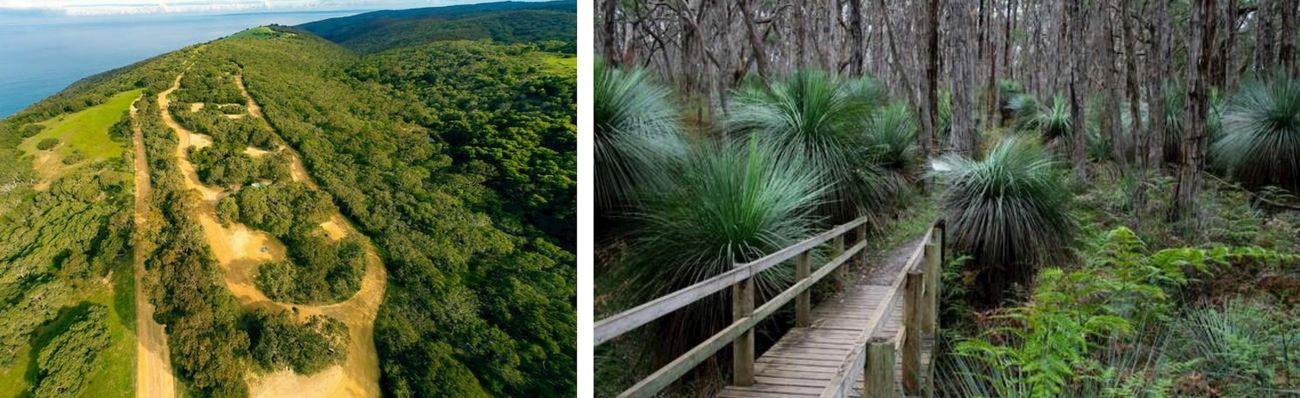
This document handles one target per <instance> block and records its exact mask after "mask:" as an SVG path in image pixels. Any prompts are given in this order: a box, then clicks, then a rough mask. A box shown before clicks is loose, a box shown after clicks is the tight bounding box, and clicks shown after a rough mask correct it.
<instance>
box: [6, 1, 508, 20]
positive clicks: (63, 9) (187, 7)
mask: <svg viewBox="0 0 1300 398" xmlns="http://www.w3.org/2000/svg"><path fill="white" fill-rule="evenodd" d="M482 1H489V0H228V1H216V0H152V1H151V0H0V11H21V12H28V13H56V14H58V13H61V14H64V15H73V16H80V15H122V14H154V13H208V12H237V11H250V10H272V9H359V8H365V9H379V8H410V7H433V6H441V5H451V4H468V3H478V2H482Z"/></svg>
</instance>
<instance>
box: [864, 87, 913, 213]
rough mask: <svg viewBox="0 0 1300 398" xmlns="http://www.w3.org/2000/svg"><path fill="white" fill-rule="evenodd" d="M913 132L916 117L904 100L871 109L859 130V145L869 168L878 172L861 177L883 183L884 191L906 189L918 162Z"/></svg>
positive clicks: (901, 192)
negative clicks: (868, 162)
mask: <svg viewBox="0 0 1300 398" xmlns="http://www.w3.org/2000/svg"><path fill="white" fill-rule="evenodd" d="M916 131H917V127H916V119H915V118H913V117H912V112H911V110H910V109H909V108H908V107H907V105H906V104H904V103H893V104H890V105H888V106H884V107H881V108H878V109H876V110H875V111H874V112H872V113H871V116H870V117H868V118H867V121H866V125H865V126H864V129H863V132H864V136H863V144H864V147H865V148H866V153H867V156H868V160H869V161H870V163H871V164H873V165H875V166H876V167H874V168H873V169H875V170H878V171H879V172H878V173H876V174H874V175H869V176H865V177H866V178H867V179H869V180H872V181H876V182H877V183H878V184H885V185H886V188H884V190H885V191H887V192H895V193H899V194H905V193H907V192H909V191H910V188H909V185H908V184H909V183H910V181H912V178H913V177H915V176H916V174H917V172H918V171H919V169H920V165H921V156H920V148H919V147H917V144H916Z"/></svg>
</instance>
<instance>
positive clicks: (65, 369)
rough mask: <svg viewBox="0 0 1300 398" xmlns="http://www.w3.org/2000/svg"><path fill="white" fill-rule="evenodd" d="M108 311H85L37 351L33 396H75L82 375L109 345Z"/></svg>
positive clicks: (92, 308)
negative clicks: (37, 370) (37, 373)
mask: <svg viewBox="0 0 1300 398" xmlns="http://www.w3.org/2000/svg"><path fill="white" fill-rule="evenodd" d="M107 317H108V309H107V308H105V307H104V306H101V305H93V306H90V307H89V308H87V310H86V313H85V314H84V315H82V316H81V318H80V319H78V320H77V321H75V322H73V323H72V324H71V325H69V326H68V328H67V329H66V330H64V331H63V332H61V333H59V335H58V336H55V337H54V338H53V339H51V340H50V342H49V343H47V344H46V345H45V348H43V349H41V353H40V355H39V356H38V357H37V359H36V366H37V368H38V369H39V375H38V376H37V377H38V380H40V381H39V382H38V383H37V385H36V392H35V394H34V396H36V397H42V398H43V397H68V396H79V394H81V392H82V391H81V390H82V388H84V387H85V384H86V375H87V374H90V372H91V371H92V370H94V369H95V365H96V362H95V360H96V359H98V357H99V352H100V351H102V350H103V349H104V348H107V347H108V345H109V343H110V336H109V334H108V325H107V324H106V322H107V321H108V320H107V319H106V318H107Z"/></svg>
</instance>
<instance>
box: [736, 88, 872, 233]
mask: <svg viewBox="0 0 1300 398" xmlns="http://www.w3.org/2000/svg"><path fill="white" fill-rule="evenodd" d="M878 88H879V86H878V85H877V84H876V83H874V81H873V80H870V78H865V77H864V78H861V79H860V80H847V79H846V78H843V77H840V76H837V75H834V74H831V73H828V72H824V71H803V72H799V73H795V74H792V75H790V76H788V77H786V78H785V79H784V80H780V81H777V82H774V83H772V84H771V85H765V84H760V83H751V84H750V85H748V86H746V87H744V88H741V89H740V90H738V91H737V92H736V93H735V95H734V98H733V99H732V101H733V105H732V109H731V111H730V112H729V113H728V114H727V125H728V127H729V128H730V129H731V130H732V131H734V132H736V133H745V134H753V135H754V136H756V137H759V138H760V139H762V140H764V141H767V142H770V143H773V144H775V145H777V146H778V147H779V148H780V149H781V151H782V152H784V153H786V154H797V155H799V156H801V157H802V159H801V160H802V161H806V162H809V163H812V164H813V165H815V167H816V168H820V169H822V170H826V173H825V174H823V175H821V178H822V181H821V185H823V186H825V187H826V191H825V193H826V195H827V197H826V200H825V201H823V203H822V209H821V210H820V211H819V214H820V215H822V216H824V217H826V222H827V223H829V224H841V223H844V222H848V221H850V220H852V219H855V218H858V217H859V216H861V215H863V214H870V212H871V210H878V209H880V208H882V207H883V204H884V203H885V202H886V201H887V199H888V198H890V197H892V196H893V194H894V192H890V191H889V190H888V185H886V184H879V183H878V181H876V180H877V179H878V177H879V173H880V171H879V166H878V165H875V164H873V163H871V162H869V161H868V160H869V157H868V156H866V154H865V153H863V151H864V143H863V140H864V139H863V134H862V131H863V127H864V123H865V122H866V120H867V118H866V117H864V116H865V115H869V114H870V112H871V111H872V110H873V109H875V107H877V106H880V105H881V104H883V103H884V101H885V99H886V98H885V96H884V94H883V93H882V92H881V91H880V90H879V89H878Z"/></svg>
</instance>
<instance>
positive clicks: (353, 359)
mask: <svg viewBox="0 0 1300 398" xmlns="http://www.w3.org/2000/svg"><path fill="white" fill-rule="evenodd" d="M180 81H181V77H180V76H177V77H176V81H175V82H174V83H173V84H172V87H171V88H169V89H168V90H167V91H164V92H162V93H160V94H159V95H158V104H159V107H160V108H161V111H162V117H163V122H165V123H166V124H167V126H168V127H170V128H171V129H172V130H173V131H175V132H176V134H177V137H178V138H179V145H178V146H177V148H176V158H177V161H178V162H177V163H178V165H179V167H180V169H181V172H182V174H183V177H184V178H183V180H184V182H185V185H186V187H188V188H192V189H195V190H197V191H198V192H199V193H200V194H201V195H200V196H201V198H202V200H201V202H200V203H199V206H198V207H197V211H196V213H197V214H195V216H196V217H197V218H198V220H199V224H200V225H201V226H202V229H203V232H204V236H205V237H206V239H207V241H208V244H209V245H210V246H211V247H212V251H213V254H214V255H215V256H216V257H217V262H218V263H220V264H221V267H222V270H223V271H224V279H225V283H226V287H228V288H229V289H230V291H231V292H232V293H234V295H235V298H236V299H238V300H239V303H240V305H242V306H243V307H245V308H267V307H270V308H282V309H286V310H291V311H292V310H295V309H296V310H297V319H299V320H304V319H306V318H307V317H310V316H313V315H326V316H329V317H331V318H335V319H338V320H340V321H342V322H343V323H344V324H346V325H347V326H348V331H349V341H348V354H347V359H346V360H345V361H344V363H343V364H341V365H335V366H331V367H330V368H327V369H326V370H324V371H321V372H319V373H316V374H314V375H310V376H304V375H298V374H294V373H293V372H291V371H281V372H275V373H271V374H265V375H250V377H249V379H250V381H249V388H250V391H251V395H252V396H253V397H282V396H313V397H377V396H379V358H378V355H377V354H376V352H375V343H374V321H375V316H376V314H377V312H378V309H379V304H380V302H381V301H382V300H383V296H384V288H385V287H386V286H385V284H386V282H387V273H386V271H385V270H384V266H383V264H382V263H381V262H380V260H379V256H378V254H377V252H376V251H375V249H374V247H373V245H371V244H370V243H369V242H368V241H366V271H365V274H364V276H363V277H362V280H361V288H360V290H358V291H357V293H356V294H355V295H354V296H353V297H351V298H349V299H348V300H347V301H344V302H340V303H336V304H330V305H320V306H311V305H293V304H287V303H280V302H275V301H272V300H270V299H269V298H267V297H266V295H265V294H263V293H262V292H261V291H260V290H258V289H257V287H256V286H255V285H254V283H253V278H254V277H255V276H256V274H257V268H258V267H259V266H260V265H261V264H265V263H267V262H270V261H275V260H279V259H283V258H284V257H285V248H284V245H283V244H282V243H280V242H279V241H278V240H277V239H275V237H273V236H271V235H270V234H267V233H265V232H262V231H258V230H255V229H252V228H249V227H248V226H245V225H241V224H238V223H232V224H231V225H230V226H223V225H221V223H219V222H218V221H217V218H216V211H215V210H216V202H217V201H218V200H220V198H221V197H223V196H224V195H226V194H228V193H227V192H224V191H223V190H222V189H220V188H214V187H209V186H206V185H204V184H203V183H202V182H201V181H200V180H199V178H198V174H197V173H196V172H195V170H194V165H193V164H191V163H190V161H189V157H188V148H189V146H191V145H192V144H193V143H194V142H196V141H198V140H202V139H205V138H206V137H203V136H202V135H200V134H197V133H194V132H191V131H189V130H186V129H185V128H183V127H181V126H180V125H179V124H177V123H176V121H175V120H174V119H173V118H172V115H171V112H170V111H169V108H168V106H169V96H170V95H171V93H172V92H173V91H175V90H176V89H177V88H179V87H180ZM236 82H237V83H238V85H239V88H240V89H241V91H243V93H244V96H245V98H246V99H247V100H248V109H249V113H250V115H252V116H253V117H257V118H259V119H260V118H261V110H260V108H259V107H258V106H257V104H256V103H255V102H254V101H253V100H252V98H251V97H249V96H248V92H247V91H246V90H244V87H243V79H242V77H240V76H236ZM264 122H265V121H264ZM268 127H269V126H268ZM284 150H286V151H288V152H289V153H290V155H291V156H292V160H293V162H292V168H293V173H292V174H293V177H294V180H298V181H303V182H306V183H308V185H311V186H313V187H314V186H315V184H314V183H313V182H312V181H311V180H310V176H309V175H308V174H307V173H306V170H305V169H303V167H302V162H301V160H300V159H299V158H298V156H297V154H296V153H294V152H293V151H292V150H290V149H288V148H287V147H286V148H285V149H284ZM331 221H333V222H332V223H331V224H333V225H330V226H329V227H327V232H329V233H330V235H331V237H333V236H334V235H342V234H357V233H358V232H357V231H356V229H355V228H354V227H353V226H352V225H351V224H349V223H347V220H346V219H345V218H344V217H342V216H341V215H340V214H337V213H336V214H334V215H333V216H332V217H331ZM339 237H341V236H339ZM363 241H365V239H363Z"/></svg>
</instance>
